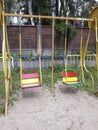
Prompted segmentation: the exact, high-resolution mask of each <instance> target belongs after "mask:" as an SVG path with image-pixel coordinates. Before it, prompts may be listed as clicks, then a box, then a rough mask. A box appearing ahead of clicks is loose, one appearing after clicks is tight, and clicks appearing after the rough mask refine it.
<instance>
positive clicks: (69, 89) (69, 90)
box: [59, 85, 78, 94]
mask: <svg viewBox="0 0 98 130" xmlns="http://www.w3.org/2000/svg"><path fill="white" fill-rule="evenodd" d="M59 89H60V91H61V92H62V93H65V94H75V93H77V92H78V89H77V88H76V87H75V86H64V85H62V86H60V87H59Z"/></svg>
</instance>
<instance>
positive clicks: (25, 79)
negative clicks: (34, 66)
mask: <svg viewBox="0 0 98 130" xmlns="http://www.w3.org/2000/svg"><path fill="white" fill-rule="evenodd" d="M21 86H22V89H27V88H36V87H41V83H40V77H39V74H38V73H37V72H36V73H31V74H24V73H23V74H22V81H21Z"/></svg>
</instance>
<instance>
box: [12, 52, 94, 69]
mask: <svg viewBox="0 0 98 130" xmlns="http://www.w3.org/2000/svg"><path fill="white" fill-rule="evenodd" d="M65 58H66V61H67V65H77V66H80V55H67V56H64V55H58V56H57V55H56V56H54V65H60V66H62V67H63V66H64V63H65V62H64V61H65ZM13 59H14V65H13V66H14V67H19V65H20V64H19V56H17V57H14V58H13ZM51 61H52V60H51V56H41V63H42V68H48V67H51V64H52V62H51ZM85 63H86V65H87V66H95V65H96V55H95V54H88V55H87V56H86V59H85ZM22 66H23V68H33V69H34V68H38V67H39V61H38V56H22Z"/></svg>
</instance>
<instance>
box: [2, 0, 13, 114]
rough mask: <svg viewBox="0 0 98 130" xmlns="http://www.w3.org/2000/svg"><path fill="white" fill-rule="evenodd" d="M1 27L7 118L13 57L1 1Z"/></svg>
mask: <svg viewBox="0 0 98 130" xmlns="http://www.w3.org/2000/svg"><path fill="white" fill-rule="evenodd" d="M1 7H2V8H1ZM0 25H1V26H2V29H3V41H2V57H3V71H4V78H5V97H6V100H5V116H7V114H8V105H9V92H12V76H11V57H10V50H9V43H8V36H7V27H6V23H5V13H4V10H3V5H2V3H1V1H0Z"/></svg>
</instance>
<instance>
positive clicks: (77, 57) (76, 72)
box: [0, 0, 98, 130]
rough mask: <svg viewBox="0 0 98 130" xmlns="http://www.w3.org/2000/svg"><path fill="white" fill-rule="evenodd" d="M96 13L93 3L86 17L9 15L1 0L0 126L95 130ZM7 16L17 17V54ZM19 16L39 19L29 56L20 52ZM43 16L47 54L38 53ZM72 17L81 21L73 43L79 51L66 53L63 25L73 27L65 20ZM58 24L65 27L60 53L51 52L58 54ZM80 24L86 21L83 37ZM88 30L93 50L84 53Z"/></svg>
mask: <svg viewBox="0 0 98 130" xmlns="http://www.w3.org/2000/svg"><path fill="white" fill-rule="evenodd" d="M97 12H98V7H95V8H91V9H90V12H89V13H90V17H89V18H75V17H58V16H54V15H53V16H42V15H27V14H11V13H6V12H5V11H4V3H3V1H1V0H0V27H1V30H2V31H1V33H2V38H1V39H2V56H1V61H0V70H1V71H0V76H1V77H0V79H1V80H0V84H2V86H4V89H2V88H0V92H1V94H0V98H1V99H2V100H0V107H1V106H2V107H3V109H2V113H1V114H0V130H13V129H14V130H24V129H27V130H31V129H33V130H60V129H61V130H97V129H98V98H97V96H98V16H97ZM6 17H7V18H8V17H17V18H18V19H19V20H20V21H19V25H18V26H17V34H18V35H17V38H18V40H17V45H18V46H19V48H18V52H17V53H15V52H14V51H13V52H14V55H13V54H12V52H11V51H10V46H9V37H8V30H7V29H8V28H7V26H6ZM22 18H34V19H35V20H37V22H38V24H37V26H36V30H37V31H35V33H34V36H35V37H36V42H35V43H36V50H34V48H33V47H32V48H30V49H31V51H32V54H31V53H29V52H24V48H23V47H24V46H23V45H24V44H23V42H24V40H23V37H24V36H23V32H24V31H23V27H22V25H21V20H22ZM42 20H50V25H51V29H49V30H51V31H50V41H48V42H49V45H50V46H51V47H50V48H51V50H49V53H47V55H46V53H45V55H44V53H43V38H44V37H43V36H42V26H41V21H42ZM72 21H75V22H76V21H80V24H81V27H80V37H79V39H80V40H79V42H78V46H79V47H80V48H78V50H79V54H77V53H76V54H72V53H71V54H70V55H69V54H68V27H69V26H70V27H73V26H72V25H71V24H70V22H72ZM57 22H61V23H63V24H64V26H65V30H64V41H63V49H62V55H61V54H58V55H55V54H56V53H57V52H59V50H57V48H56V46H55V42H56V41H55V37H56V23H57ZM85 24H87V25H88V33H87V37H86V38H84V35H83V27H84V25H85ZM29 29H31V28H29ZM32 29H34V28H32ZM32 29H31V30H32ZM93 31H94V34H95V51H94V52H91V53H90V54H88V51H89V49H88V48H89V44H90V43H89V42H90V37H91V33H92V32H93ZM28 32H29V31H28ZM28 36H29V34H28ZM31 36H32V35H31ZM35 37H33V39H34V38H35ZM12 38H13V37H12ZM26 38H27V37H26ZM13 39H14V38H13ZM13 41H14V40H13ZM26 41H28V39H26ZM29 43H30V42H28V44H27V46H29ZM32 44H33V43H32ZM27 46H26V47H27ZM46 46H47V45H46ZM27 50H28V48H27ZM29 51H30V50H29ZM2 76H3V77H2ZM0 111H1V109H0Z"/></svg>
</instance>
